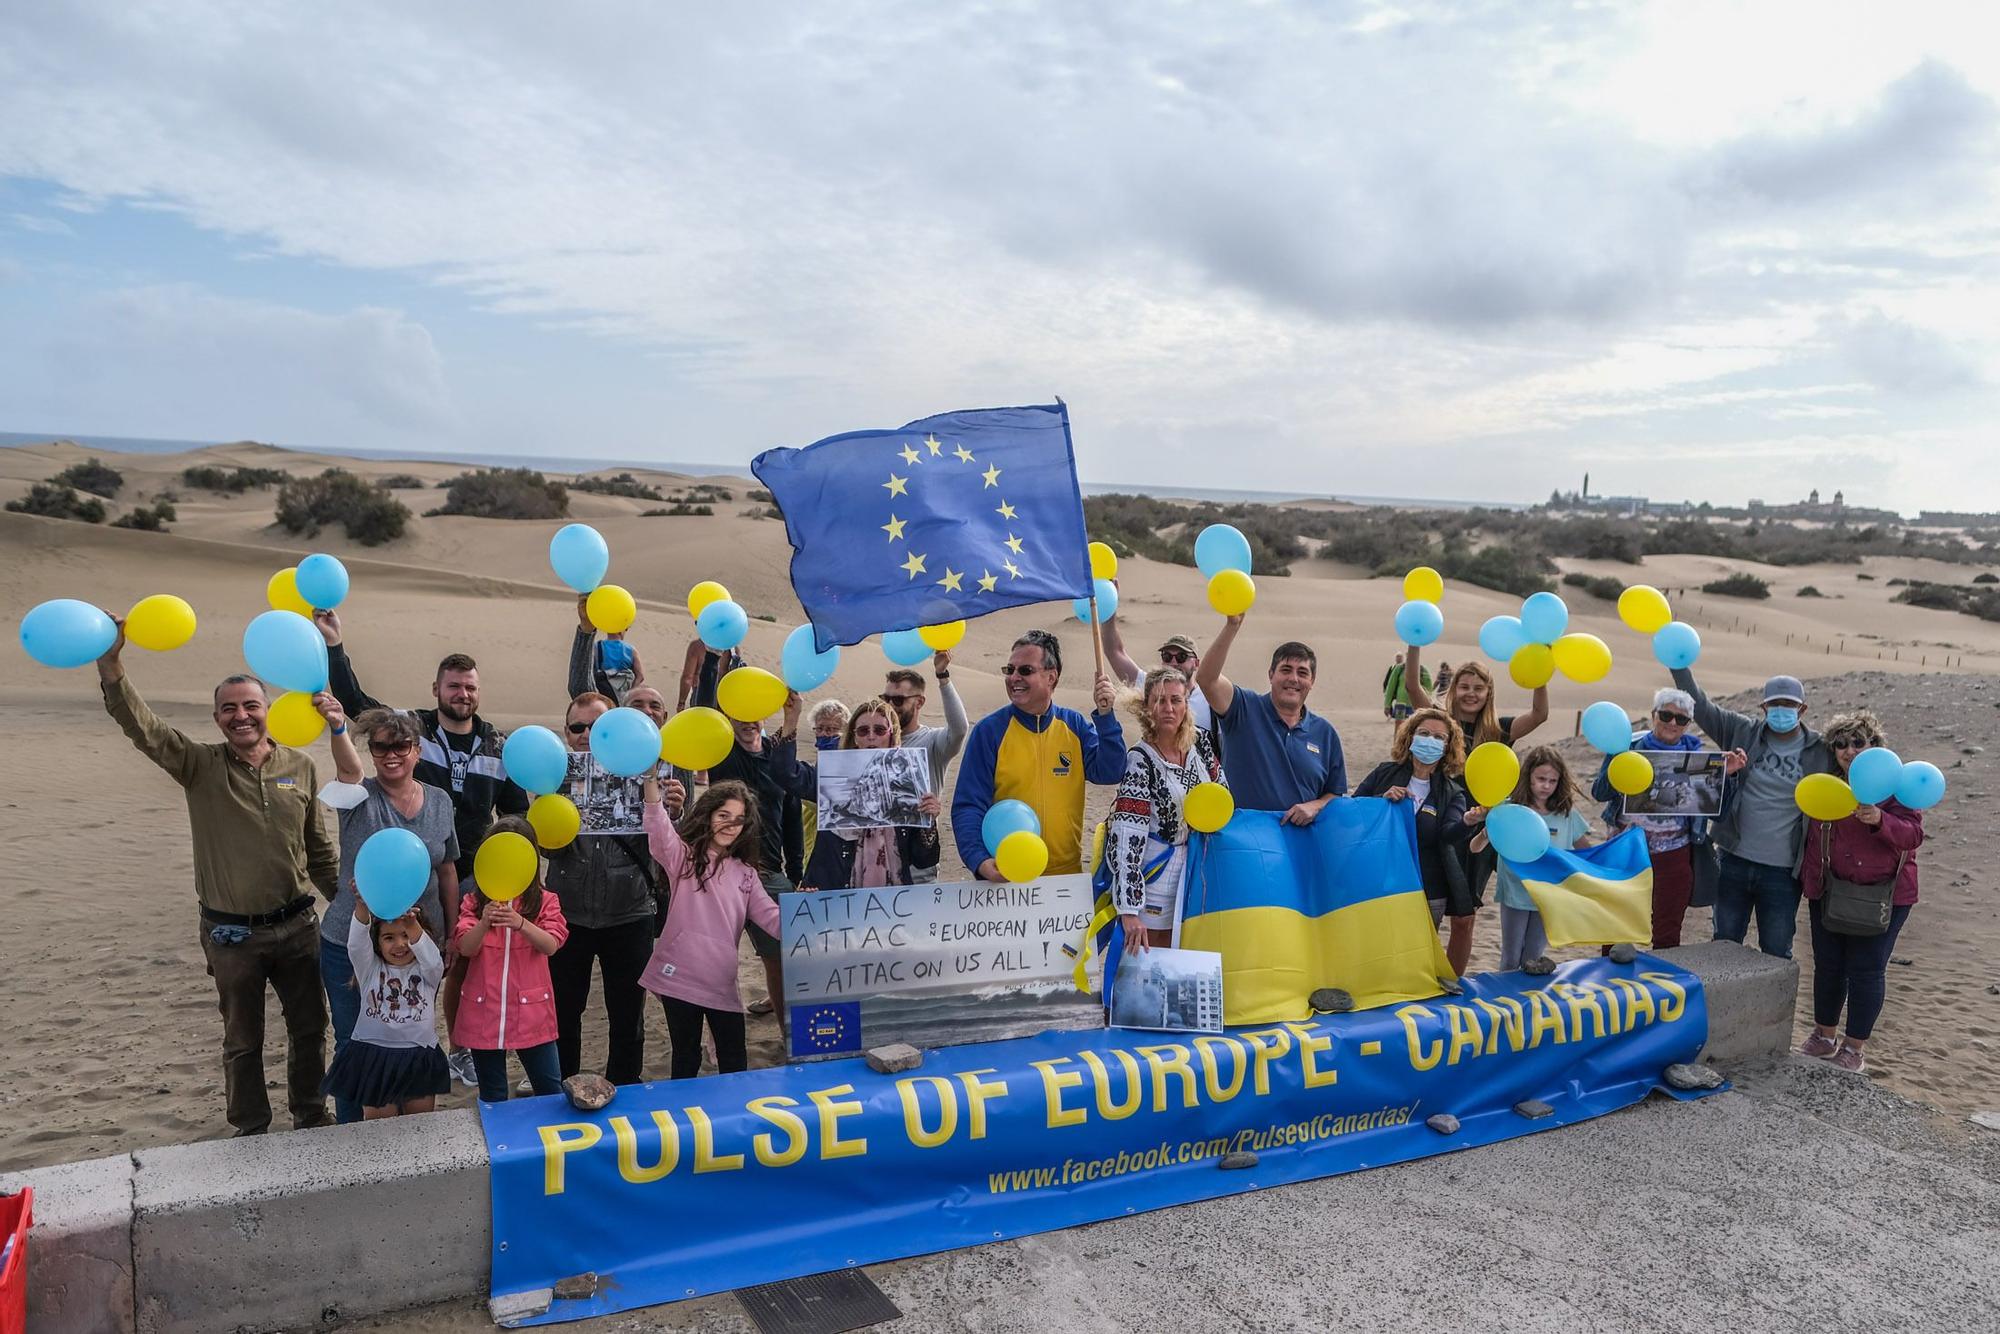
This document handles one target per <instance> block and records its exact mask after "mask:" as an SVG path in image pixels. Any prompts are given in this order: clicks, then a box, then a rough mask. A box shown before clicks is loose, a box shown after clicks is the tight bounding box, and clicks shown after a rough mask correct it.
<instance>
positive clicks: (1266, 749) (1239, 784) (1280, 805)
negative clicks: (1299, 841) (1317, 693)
mask: <svg viewBox="0 0 2000 1334" xmlns="http://www.w3.org/2000/svg"><path fill="white" fill-rule="evenodd" d="M1242 628H1243V618H1242V617H1241V616H1231V617H1228V618H1226V619H1225V620H1224V622H1223V625H1222V633H1221V634H1219V635H1217V636H1216V637H1215V643H1214V644H1212V645H1210V646H1209V650H1208V653H1207V654H1206V655H1205V656H1203V658H1202V660H1201V667H1200V668H1199V669H1198V670H1197V671H1196V672H1195V674H1194V681H1195V684H1196V685H1197V686H1200V687H1201V693H1202V694H1203V695H1204V696H1206V697H1207V699H1208V703H1209V707H1210V708H1211V709H1213V710H1214V711H1215V728H1216V731H1217V732H1218V733H1220V734H1221V736H1222V737H1223V738H1224V744H1225V745H1226V746H1227V747H1228V748H1229V792H1230V795H1231V796H1233V797H1235V798H1236V804H1237V805H1238V806H1241V807H1242V808H1243V809H1245V810H1251V811H1283V812H1284V813H1285V823H1286V824H1295V825H1308V824H1311V823H1312V822H1313V821H1314V820H1316V819H1318V818H1319V813H1320V811H1321V810H1323V809H1324V808H1325V806H1326V804H1327V803H1328V802H1329V801H1332V800H1333V799H1334V798H1335V797H1338V796H1340V795H1342V794H1343V793H1345V792H1346V791H1347V765H1346V763H1345V761H1344V760H1343V759H1342V758H1341V753H1340V734H1339V733H1337V732H1335V731H1334V730H1333V724H1332V723H1330V722H1328V721H1327V720H1326V719H1324V718H1322V717H1320V716H1319V715H1318V714H1316V713H1314V712H1312V711H1311V710H1310V709H1308V708H1306V697H1307V696H1308V695H1310V694H1312V688H1313V676H1314V673H1315V671H1316V670H1317V668H1318V666H1319V659H1318V658H1317V657H1316V656H1315V655H1314V654H1313V651H1312V650H1311V649H1310V648H1308V647H1306V646H1305V645H1304V644H1300V643H1296V642H1293V643H1285V644H1280V645H1278V648H1277V651H1276V652H1275V653H1273V654H1272V655H1271V671H1270V674H1269V680H1270V683H1271V691H1270V693H1269V694H1266V695H1260V694H1258V693H1257V692H1256V691H1254V690H1245V689H1243V688H1242V687H1240V686H1237V685H1235V684H1233V683H1232V682H1231V681H1230V679H1229V678H1228V677H1227V676H1224V675H1223V674H1222V669H1223V667H1224V666H1225V665H1226V663H1227V660H1228V657H1229V649H1230V646H1231V645H1233V644H1234V643H1235V642H1236V632H1237V631H1238V630H1240V629H1242Z"/></svg>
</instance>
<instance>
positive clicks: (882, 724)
mask: <svg viewBox="0 0 2000 1334" xmlns="http://www.w3.org/2000/svg"><path fill="white" fill-rule="evenodd" d="M842 740H843V745H842V746H841V749H843V750H890V749H893V748H895V747H897V746H900V745H902V743H903V725H902V722H901V720H899V719H898V718H897V716H896V710H895V707H894V706H893V705H891V704H890V703H889V701H887V700H885V699H881V698H879V697H878V698H876V699H871V700H867V701H865V702H863V703H861V704H857V705H855V707H854V713H853V715H852V716H851V717H849V718H848V720H847V733H846V735H845V736H844V737H843V738H842ZM800 767H802V768H809V767H810V766H804V765H802V766H800ZM924 772H925V773H926V774H928V773H929V772H930V770H929V762H928V761H926V762H925V770H924ZM921 809H922V811H923V813H924V815H925V817H926V818H927V819H929V820H930V823H929V824H927V825H922V826H916V825H895V826H890V825H884V826H882V827H881V828H878V829H863V830H860V831H858V832H856V833H852V834H848V833H837V832H828V833H827V834H825V835H824V836H822V837H821V838H819V839H817V840H816V841H815V842H814V844H813V853H812V860H811V861H810V862H808V863H807V864H806V874H805V879H804V881H803V882H802V883H801V884H800V886H799V887H800V888H801V889H873V888H876V887H878V886H882V885H908V884H912V883H914V882H913V881H912V879H911V875H910V873H911V872H912V871H918V870H926V869H929V868H931V867H935V866H936V865H937V864H938V850H939V845H938V831H937V817H938V811H939V810H940V809H942V807H941V806H940V805H939V802H938V797H937V793H935V792H926V793H924V799H923V802H922V805H921Z"/></svg>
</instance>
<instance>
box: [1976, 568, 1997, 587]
mask: <svg viewBox="0 0 2000 1334" xmlns="http://www.w3.org/2000/svg"><path fill="white" fill-rule="evenodd" d="M1972 582H1973V583H1975V584H2000V574H1995V573H1993V571H1991V570H1983V571H1981V572H1980V573H1978V574H1975V575H1973V576H1972Z"/></svg>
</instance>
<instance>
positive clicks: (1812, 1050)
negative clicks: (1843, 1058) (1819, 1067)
mask: <svg viewBox="0 0 2000 1334" xmlns="http://www.w3.org/2000/svg"><path fill="white" fill-rule="evenodd" d="M1839 1050H1840V1044H1839V1043H1838V1042H1835V1041H1834V1040H1833V1039H1832V1038H1830V1037H1828V1036H1826V1035H1825V1034H1824V1033H1821V1032H1820V1031H1819V1030H1818V1029H1814V1030H1813V1031H1812V1032H1810V1033H1808V1034H1806V1040H1805V1041H1804V1042H1801V1043H1800V1044H1799V1055H1801V1056H1813V1057H1817V1058H1818V1059H1820V1060H1822V1061H1824V1060H1825V1059H1826V1058H1827V1057H1829V1056H1831V1055H1833V1054H1834V1053H1835V1052H1837V1051H1839Z"/></svg>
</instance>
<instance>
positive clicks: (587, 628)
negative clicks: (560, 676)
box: [569, 595, 597, 699]
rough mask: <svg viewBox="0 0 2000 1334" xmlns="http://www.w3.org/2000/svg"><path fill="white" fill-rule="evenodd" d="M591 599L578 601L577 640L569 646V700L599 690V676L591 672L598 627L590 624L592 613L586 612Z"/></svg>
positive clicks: (582, 598) (585, 598)
mask: <svg viewBox="0 0 2000 1334" xmlns="http://www.w3.org/2000/svg"><path fill="white" fill-rule="evenodd" d="M589 601H590V599H589V597H588V596H587V595H582V596H579V597H578V598H577V600H576V622H577V624H576V638H575V639H573V640H571V641H570V646H569V698H571V699H575V698H576V697H577V696H578V695H584V694H588V693H590V692H591V691H593V690H595V689H597V674H596V673H595V672H594V671H592V670H591V661H590V648H591V645H593V644H595V643H596V642H597V627H596V626H594V625H592V624H591V623H590V613H589V612H588V611H586V610H585V607H586V605H587V604H588V603H589Z"/></svg>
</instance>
